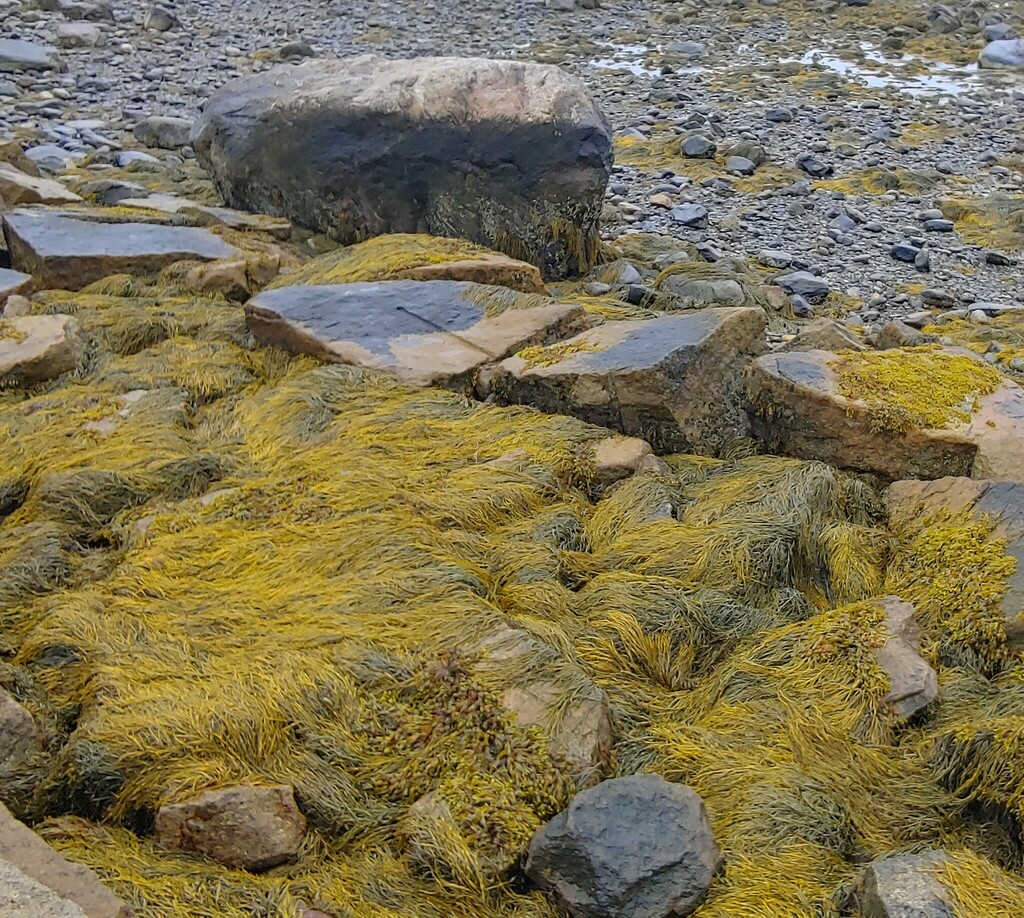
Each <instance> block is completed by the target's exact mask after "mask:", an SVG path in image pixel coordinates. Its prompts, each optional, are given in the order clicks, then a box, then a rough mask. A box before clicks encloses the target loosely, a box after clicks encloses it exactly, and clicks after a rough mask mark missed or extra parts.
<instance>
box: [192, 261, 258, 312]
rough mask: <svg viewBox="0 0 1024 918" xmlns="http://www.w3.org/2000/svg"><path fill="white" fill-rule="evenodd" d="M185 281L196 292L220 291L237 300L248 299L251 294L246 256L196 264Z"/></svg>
mask: <svg viewBox="0 0 1024 918" xmlns="http://www.w3.org/2000/svg"><path fill="white" fill-rule="evenodd" d="M185 283H186V285H187V286H188V288H189V289H190V290H193V291H195V292H196V293H220V294H223V296H224V297H225V298H226V299H229V300H235V301H237V302H243V301H244V300H246V299H248V297H249V294H250V290H249V277H248V274H247V271H246V262H245V259H244V258H231V259H223V260H220V261H211V262H208V263H207V264H204V265H196V267H194V268H192V269H191V270H190V271H189V272H188V274H187V275H186V277H185Z"/></svg>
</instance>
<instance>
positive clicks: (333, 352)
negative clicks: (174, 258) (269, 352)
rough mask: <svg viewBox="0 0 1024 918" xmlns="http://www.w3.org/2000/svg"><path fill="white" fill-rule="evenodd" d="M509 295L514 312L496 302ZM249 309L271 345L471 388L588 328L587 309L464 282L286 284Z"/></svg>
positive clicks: (258, 332) (420, 381)
mask: <svg viewBox="0 0 1024 918" xmlns="http://www.w3.org/2000/svg"><path fill="white" fill-rule="evenodd" d="M521 297H522V298H523V299H524V302H525V306H524V307H523V308H515V307H516V300H518V299H519V298H521ZM509 299H510V300H511V306H512V308H507V309H504V311H501V310H495V309H490V308H488V305H487V304H488V302H491V301H493V302H495V303H502V304H507V303H508V300H509ZM245 315H246V320H247V321H248V323H249V328H250V329H251V330H252V332H253V334H254V335H255V336H256V339H257V340H258V341H260V342H262V343H263V344H269V345H273V346H276V347H281V348H284V349H285V350H289V351H292V352H293V353H305V354H311V355H313V356H314V357H319V358H320V359H321V360H327V361H329V362H331V363H348V364H353V365H355V366H360V367H368V368H371V369H377V370H383V371H385V372H388V373H391V374H393V375H395V376H397V377H398V378H400V379H403V380H405V381H406V382H409V383H412V384H414V385H421V386H430V385H441V386H447V387H449V388H454V389H459V390H462V391H466V392H467V393H468V392H469V391H471V390H472V384H473V377H474V375H475V373H476V371H477V370H478V369H479V368H480V367H482V366H484V365H485V364H488V363H493V362H494V361H497V360H501V359H502V358H504V357H506V356H508V355H509V354H511V353H513V352H514V351H516V350H518V349H520V348H523V347H527V346H530V345H539V344H543V343H546V342H548V341H552V340H556V339H558V338H560V337H564V336H565V335H571V334H575V333H576V332H577V331H579V330H580V329H581V328H585V327H586V324H587V322H586V318H585V315H584V313H583V310H582V308H581V307H579V306H576V305H571V304H565V303H558V302H556V301H555V300H551V299H547V298H546V297H536V296H526V295H523V294H516V293H513V292H512V291H506V290H503V289H502V288H498V287H485V286H480V285H477V284H467V283H462V282H460V281H431V282H430V283H420V282H418V281H412V280H402V281H379V282H374V283H358V284H331V285H327V286H317V285H311V286H301V285H300V286H295V287H281V288H278V289H276V290H265V291H263V293H261V294H259V295H258V296H256V297H254V298H253V299H251V300H250V301H249V302H248V303H247V304H246V306H245Z"/></svg>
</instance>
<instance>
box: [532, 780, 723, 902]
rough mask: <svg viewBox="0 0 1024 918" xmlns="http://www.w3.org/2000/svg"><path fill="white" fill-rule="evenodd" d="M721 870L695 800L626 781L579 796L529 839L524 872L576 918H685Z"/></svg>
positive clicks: (691, 794) (680, 788) (683, 790)
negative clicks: (612, 917) (549, 892)
mask: <svg viewBox="0 0 1024 918" xmlns="http://www.w3.org/2000/svg"><path fill="white" fill-rule="evenodd" d="M721 866H722V855H721V853H720V852H719V850H718V846H717V845H716V844H715V839H714V836H713V835H712V832H711V826H710V824H709V822H708V817H707V812H706V811H705V809H704V802H703V801H702V800H701V799H700V797H699V796H698V794H697V793H696V792H695V791H694V790H692V789H691V788H689V787H686V786H685V785H682V784H671V783H669V782H668V781H666V780H665V779H664V778H661V777H659V776H657V775H631V776H630V777H627V778H614V779H612V780H610V781H605V782H603V783H601V784H599V785H597V787H593V788H590V789H589V790H585V791H583V792H582V793H579V794H577V795H576V796H575V797H574V798H573V801H572V803H571V804H570V805H569V808H568V809H567V810H566V811H565V812H562V813H559V814H558V815H557V816H556V817H555V818H554V819H552V820H551V821H550V822H549V823H548V824H547V825H546V826H544V827H543V828H542V829H541V830H540V831H538V832H537V834H536V835H535V836H534V837H533V841H532V842H531V843H530V854H529V859H528V861H527V863H526V873H527V875H528V876H529V877H530V878H531V879H533V880H534V881H535V882H537V883H538V884H539V885H540V886H542V887H544V888H545V889H548V890H550V891H551V893H552V895H553V896H554V898H555V900H556V901H557V902H558V904H559V905H560V906H562V907H563V908H564V909H565V910H566V911H567V912H568V913H569V914H570V915H572V916H574V918H611V916H615V918H669V916H672V918H684V916H686V915H689V914H691V913H692V912H693V911H694V910H695V909H696V908H697V907H698V906H699V905H700V904H701V902H702V901H703V900H704V897H705V896H706V895H707V891H708V888H709V887H710V885H711V880H712V878H713V877H714V875H715V874H716V873H717V872H718V870H719V868H720V867H721Z"/></svg>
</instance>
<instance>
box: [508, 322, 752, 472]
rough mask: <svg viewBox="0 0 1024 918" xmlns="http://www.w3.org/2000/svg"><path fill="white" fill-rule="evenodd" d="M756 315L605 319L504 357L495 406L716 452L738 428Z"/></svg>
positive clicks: (741, 428)
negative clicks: (562, 417)
mask: <svg viewBox="0 0 1024 918" xmlns="http://www.w3.org/2000/svg"><path fill="white" fill-rule="evenodd" d="M765 324H766V318H765V314H764V312H763V311H762V310H760V309H751V308H743V307H738V308H733V309H730V308H720V309H704V310H699V311H696V312H690V313H682V314H678V315H672V316H665V317H662V318H657V319H650V320H647V321H623V322H608V323H606V324H605V325H602V326H600V327H599V328H595V329H591V330H590V331H587V332H584V333H583V334H581V335H578V336H577V337H575V338H573V339H571V340H569V341H564V342H561V343H559V344H555V345H553V346H551V347H550V348H546V349H543V350H539V351H534V352H525V353H521V354H517V355H516V356H514V357H510V358H509V359H508V360H505V361H503V362H502V363H501V364H500V365H499V367H498V368H497V370H496V372H495V377H494V380H493V390H494V392H495V394H496V396H497V398H498V400H499V401H504V402H507V403H513V404H521V405H533V406H534V407H537V408H539V409H540V410H541V411H546V412H548V413H551V414H571V415H575V416H576V417H579V418H582V419H584V420H586V421H590V422H591V423H595V424H600V425H602V426H605V427H611V428H613V429H615V430H619V431H621V432H622V433H625V434H628V435H630V436H641V437H643V438H644V439H646V440H648V441H649V442H650V443H651V445H652V446H653V447H654V449H655V450H656V451H658V452H715V451H716V450H717V449H719V448H721V447H722V445H723V444H724V443H725V442H727V441H728V440H730V439H732V438H734V437H738V436H742V435H743V434H744V433H745V431H746V429H747V428H746V422H745V419H744V418H743V412H742V411H741V410H740V409H739V403H738V398H737V392H736V390H737V387H738V385H739V380H740V376H741V374H742V372H743V370H744V368H745V367H746V365H747V363H748V362H749V361H750V360H751V359H752V358H753V357H755V356H756V355H758V354H760V353H763V351H764V347H765V345H764V332H765Z"/></svg>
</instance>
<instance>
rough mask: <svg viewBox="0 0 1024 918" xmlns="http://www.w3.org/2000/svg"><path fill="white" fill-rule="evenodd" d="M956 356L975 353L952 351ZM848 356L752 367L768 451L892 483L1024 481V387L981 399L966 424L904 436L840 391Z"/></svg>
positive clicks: (770, 359) (761, 362) (771, 359)
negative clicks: (959, 478)
mask: <svg viewBox="0 0 1024 918" xmlns="http://www.w3.org/2000/svg"><path fill="white" fill-rule="evenodd" d="M947 352H948V353H950V354H958V355H964V356H970V357H971V358H972V359H976V355H973V354H970V352H968V351H960V350H948V351H947ZM841 364H842V358H841V357H840V356H838V355H836V354H834V353H831V352H828V351H807V352H802V353H779V352H775V353H773V354H768V355H766V356H764V357H761V358H759V359H758V360H755V361H754V362H753V363H752V364H751V365H750V371H749V373H748V378H747V383H746V392H747V400H748V411H749V413H750V415H751V420H752V423H753V428H754V432H755V434H756V435H757V436H758V437H759V438H760V440H761V442H762V443H763V444H764V446H765V448H766V449H767V450H768V451H769V452H773V453H779V454H782V455H788V456H795V457H797V458H800V459H814V460H819V461H822V462H827V463H829V464H830V465H834V466H837V467H838V468H844V469H854V470H858V471H862V472H871V473H874V474H876V475H879V476H881V477H882V478H886V479H889V480H890V481H891V480H896V479H900V478H926V479H927V478H941V477H943V476H946V475H971V476H972V477H976V478H1008V479H1014V480H1016V479H1020V480H1024V450H1022V449H1021V442H1022V438H1024V390H1022V389H1021V388H1020V387H1019V386H1017V385H1016V384H1015V383H1013V382H1011V381H1010V380H1005V381H1003V382H1001V383H1000V385H999V387H998V388H997V390H996V391H995V392H993V393H992V394H990V395H983V396H980V398H979V399H978V402H977V408H976V410H973V411H972V412H971V414H970V420H969V421H968V422H957V421H952V422H950V423H949V425H948V426H947V427H944V428H941V429H922V428H912V429H910V430H907V431H904V432H901V433H899V434H898V435H895V434H893V433H892V432H890V431H888V430H886V429H884V428H880V427H878V426H877V425H876V424H875V422H874V418H875V416H874V414H873V412H872V411H871V409H870V407H869V406H868V405H867V404H865V403H864V402H863V401H860V400H858V399H850V398H846V397H844V396H842V395H840V394H839V370H840V369H841Z"/></svg>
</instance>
